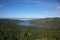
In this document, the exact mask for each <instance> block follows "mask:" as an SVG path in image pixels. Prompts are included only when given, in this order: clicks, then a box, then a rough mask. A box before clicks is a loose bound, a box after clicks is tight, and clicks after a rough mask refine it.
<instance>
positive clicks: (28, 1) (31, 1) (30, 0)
mask: <svg viewBox="0 0 60 40" xmlns="http://www.w3.org/2000/svg"><path fill="white" fill-rule="evenodd" d="M26 2H27V3H40V1H38V0H37V1H36V0H35V1H34V0H26Z"/></svg>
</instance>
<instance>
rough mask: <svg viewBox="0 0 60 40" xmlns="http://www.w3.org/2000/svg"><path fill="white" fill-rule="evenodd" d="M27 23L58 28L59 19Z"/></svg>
mask: <svg viewBox="0 0 60 40" xmlns="http://www.w3.org/2000/svg"><path fill="white" fill-rule="evenodd" d="M29 22H31V23H32V24H38V25H45V26H48V27H54V28H57V27H58V28H60V18H45V19H37V20H29Z"/></svg>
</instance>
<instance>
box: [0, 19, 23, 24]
mask: <svg viewBox="0 0 60 40" xmlns="http://www.w3.org/2000/svg"><path fill="white" fill-rule="evenodd" d="M20 22H22V20H12V19H0V24H11V25H13V24H14V25H16V24H18V23H20Z"/></svg>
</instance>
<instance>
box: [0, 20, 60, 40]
mask: <svg viewBox="0 0 60 40" xmlns="http://www.w3.org/2000/svg"><path fill="white" fill-rule="evenodd" d="M10 21H11V20H10ZM6 22H8V21H6ZM16 24H17V23H16ZM16 24H14V23H13V24H12V23H10V22H9V23H4V22H3V21H0V40H60V28H40V27H24V26H19V25H16Z"/></svg>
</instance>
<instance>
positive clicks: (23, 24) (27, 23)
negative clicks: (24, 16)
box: [19, 21, 48, 28]
mask: <svg viewBox="0 0 60 40" xmlns="http://www.w3.org/2000/svg"><path fill="white" fill-rule="evenodd" d="M19 25H22V26H38V27H43V28H48V27H47V26H44V25H36V24H31V23H30V22H27V21H24V22H20V23H19Z"/></svg>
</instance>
